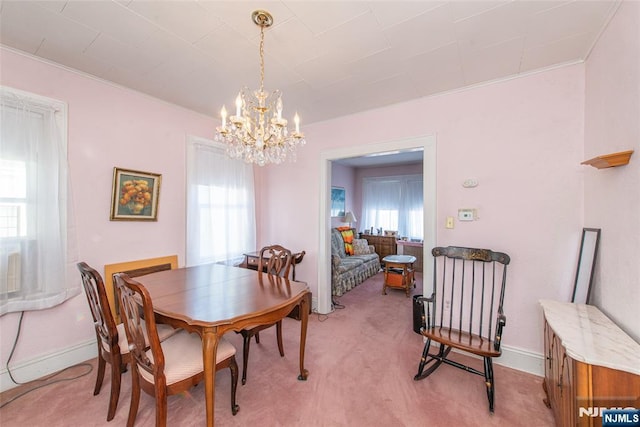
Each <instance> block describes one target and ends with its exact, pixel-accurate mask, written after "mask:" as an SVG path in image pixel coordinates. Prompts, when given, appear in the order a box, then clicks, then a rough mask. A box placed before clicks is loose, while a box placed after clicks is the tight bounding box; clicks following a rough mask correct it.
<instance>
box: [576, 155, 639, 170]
mask: <svg viewBox="0 0 640 427" xmlns="http://www.w3.org/2000/svg"><path fill="white" fill-rule="evenodd" d="M632 154H633V150H629V151H621V152H619V153H612V154H605V155H602V156H598V157H594V158H593V159H589V160H585V161H584V162H582V163H580V164H581V165H591V166H593V167H594V168H596V169H604V168H611V167H615V166H624V165H626V164H627V163H629V158H630V157H631V155H632Z"/></svg>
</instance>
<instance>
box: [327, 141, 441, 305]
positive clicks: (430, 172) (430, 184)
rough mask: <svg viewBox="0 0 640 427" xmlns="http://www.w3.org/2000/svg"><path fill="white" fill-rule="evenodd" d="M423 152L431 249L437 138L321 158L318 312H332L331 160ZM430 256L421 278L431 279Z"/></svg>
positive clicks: (426, 242) (426, 222)
mask: <svg viewBox="0 0 640 427" xmlns="http://www.w3.org/2000/svg"><path fill="white" fill-rule="evenodd" d="M415 148H422V149H423V152H424V159H423V162H422V172H423V179H424V185H423V192H424V193H423V199H424V206H425V209H424V216H423V221H424V224H423V226H424V234H425V236H424V247H425V248H432V247H434V246H435V242H436V212H437V211H436V137H435V136H433V135H429V136H421V137H416V138H410V139H405V140H398V141H389V142H383V143H376V144H368V145H361V146H354V147H343V148H337V149H334V150H327V151H325V152H322V153H321V154H320V186H319V187H320V188H319V190H318V191H319V195H318V199H319V201H320V213H319V221H318V222H319V225H318V227H319V230H320V232H319V248H318V312H319V313H322V314H328V313H330V312H331V311H332V302H331V239H330V229H331V211H330V209H331V200H330V192H331V168H332V162H333V161H334V160H338V159H342V158H345V157H357V156H365V155H370V154H376V153H384V152H387V151H394V150H400V151H402V150H410V149H415ZM429 258H430V255H428V254H426V253H425V254H424V267H423V275H424V277H431V274H432V269H433V266H432V263H431V262H428V260H429Z"/></svg>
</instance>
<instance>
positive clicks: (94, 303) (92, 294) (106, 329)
mask: <svg viewBox="0 0 640 427" xmlns="http://www.w3.org/2000/svg"><path fill="white" fill-rule="evenodd" d="M77 267H78V270H80V276H81V277H82V285H83V287H84V293H85V294H86V296H87V300H88V301H89V308H90V309H91V316H92V317H93V325H94V326H95V331H96V341H97V343H98V372H97V375H96V385H95V387H94V389H93V395H94V396H96V395H97V394H99V393H100V389H101V388H102V381H103V379H104V373H105V367H106V364H107V363H108V364H109V365H110V366H111V397H110V398H109V410H108V412H107V421H111V420H112V419H113V417H114V416H115V414H116V408H117V407H118V398H119V397H120V376H121V373H122V372H125V371H126V370H127V364H128V363H129V362H130V361H131V354H130V353H129V344H128V342H127V336H126V334H125V331H124V325H123V324H122V323H121V324H116V322H115V320H114V319H113V315H112V314H111V308H110V306H109V300H108V298H107V293H106V290H105V287H104V282H103V281H102V276H100V273H98V272H97V271H96V270H94V269H93V268H91V267H90V266H89V265H88V264H87V263H85V262H79V263H78V264H77Z"/></svg>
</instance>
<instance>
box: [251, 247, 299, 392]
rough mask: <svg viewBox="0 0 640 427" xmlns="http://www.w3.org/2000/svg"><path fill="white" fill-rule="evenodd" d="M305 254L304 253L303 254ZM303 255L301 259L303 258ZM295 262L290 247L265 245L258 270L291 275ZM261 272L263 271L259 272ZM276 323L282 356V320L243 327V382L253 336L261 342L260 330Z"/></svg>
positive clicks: (259, 259) (279, 274)
mask: <svg viewBox="0 0 640 427" xmlns="http://www.w3.org/2000/svg"><path fill="white" fill-rule="evenodd" d="M302 256H304V253H303V254H302ZM302 256H301V257H300V260H302ZM292 262H293V255H292V254H291V251H290V250H289V249H286V248H284V247H282V246H280V245H271V246H265V247H264V248H262V249H261V250H260V257H259V258H258V272H264V273H267V274H271V275H275V276H278V277H285V278H288V277H289V272H290V270H291V265H292ZM259 274H261V273H259ZM273 325H276V338H277V341H278V350H279V351H280V356H281V357H284V346H283V344H282V320H278V321H277V322H275V323H269V324H267V325H249V326H247V327H246V328H244V329H242V330H241V331H240V332H239V333H240V334H242V338H243V344H242V384H243V385H244V384H246V382H247V364H248V361H249V347H250V345H251V338H252V337H254V336H255V339H256V343H258V344H260V335H259V334H260V331H263V330H265V329H267V328H270V327H272V326H273Z"/></svg>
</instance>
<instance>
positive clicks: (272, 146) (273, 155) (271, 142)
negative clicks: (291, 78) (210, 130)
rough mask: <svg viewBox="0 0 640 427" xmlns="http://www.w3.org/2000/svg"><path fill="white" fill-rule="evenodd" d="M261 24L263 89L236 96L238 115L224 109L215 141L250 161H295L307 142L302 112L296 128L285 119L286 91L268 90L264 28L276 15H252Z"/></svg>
mask: <svg viewBox="0 0 640 427" xmlns="http://www.w3.org/2000/svg"><path fill="white" fill-rule="evenodd" d="M251 17H252V19H253V22H255V24H256V25H258V26H259V27H260V89H259V90H255V91H251V90H249V88H247V87H244V88H243V89H242V90H241V91H240V93H239V94H238V97H237V98H236V114H235V115H233V116H231V117H229V122H230V123H227V109H226V108H225V107H224V106H223V107H222V110H220V116H221V117H222V126H220V127H218V128H216V130H217V133H216V137H215V140H216V141H219V142H223V143H225V144H226V146H227V155H228V156H229V157H231V158H237V159H243V160H244V161H245V162H247V163H255V164H257V165H259V166H264V165H266V164H268V163H276V164H277V163H282V162H283V161H285V160H287V159H289V160H290V161H295V159H296V151H295V150H296V148H297V146H298V145H304V144H305V143H306V141H305V139H304V134H303V133H302V132H300V117H298V113H296V115H295V116H294V118H293V121H294V123H295V131H294V132H290V131H289V129H288V128H287V120H286V119H283V118H282V92H280V91H279V90H275V91H273V92H272V93H267V92H265V90H264V29H265V28H268V27H270V26H271V25H272V24H273V17H272V16H271V14H270V13H269V12H267V11H264V10H256V11H254V12H253V14H252V15H251Z"/></svg>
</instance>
